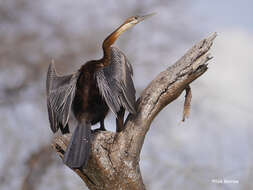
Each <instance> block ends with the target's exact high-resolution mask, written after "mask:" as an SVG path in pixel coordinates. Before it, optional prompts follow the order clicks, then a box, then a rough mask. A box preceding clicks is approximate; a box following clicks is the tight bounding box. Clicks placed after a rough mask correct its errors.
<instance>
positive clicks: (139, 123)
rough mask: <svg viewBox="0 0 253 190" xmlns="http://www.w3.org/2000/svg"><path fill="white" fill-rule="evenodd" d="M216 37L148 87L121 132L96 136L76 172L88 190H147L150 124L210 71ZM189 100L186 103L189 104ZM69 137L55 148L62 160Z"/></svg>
mask: <svg viewBox="0 0 253 190" xmlns="http://www.w3.org/2000/svg"><path fill="white" fill-rule="evenodd" d="M215 37H216V33H214V34H212V35H211V36H209V37H208V38H206V39H203V40H202V41H200V42H199V43H197V44H196V45H194V46H193V47H192V48H191V49H190V50H189V51H188V52H187V53H186V54H185V55H184V56H183V57H182V58H181V59H179V60H178V61H177V62H176V63H175V64H174V65H172V66H171V67H169V68H168V69H166V70H165V71H163V72H161V73H160V74H159V75H158V76H157V77H156V78H155V79H154V80H153V81H152V82H151V83H150V84H149V85H148V87H147V88H146V89H145V90H144V91H143V92H142V94H141V96H140V98H139V99H138V101H137V106H138V113H137V114H136V115H131V114H130V115H129V116H128V118H127V120H126V122H125V129H124V130H123V131H122V132H120V133H113V132H109V131H107V132H96V133H93V135H92V137H93V138H92V150H91V151H92V152H91V157H90V160H89V163H88V167H87V168H86V169H82V170H74V171H75V172H76V173H77V174H78V175H79V176H80V177H81V178H82V179H83V180H84V182H85V183H86V185H87V186H88V188H89V189H92V190H93V189H94V190H95V189H96V190H98V189H112V190H113V189H115V190H118V189H131V190H142V189H145V186H144V184H143V180H142V177H141V172H140V168H139V157H140V152H141V149H142V145H143V142H144V139H145V135H146V133H147V131H148V130H149V127H150V124H151V122H152V121H153V119H154V118H155V116H156V115H157V114H158V113H159V112H160V111H161V110H162V109H163V108H164V107H165V106H166V105H168V104H169V103H170V102H172V101H173V100H175V99H176V98H177V97H178V96H179V95H180V94H181V93H182V92H183V91H184V90H185V89H186V90H187V89H188V86H189V84H190V83H191V82H192V81H194V80H195V79H197V78H198V77H200V76H201V75H202V74H203V73H205V72H206V71H207V61H208V60H210V59H211V57H210V54H209V53H208V52H209V49H210V48H211V46H212V44H213V41H214V39H215ZM188 98H189V99H188V100H186V101H190V97H188ZM186 103H187V104H189V102H186ZM186 111H187V110H186ZM70 136H71V135H64V136H60V137H57V138H55V140H54V142H53V144H52V146H53V147H54V148H55V149H56V151H57V153H58V154H59V155H60V156H61V157H63V154H64V151H65V150H66V146H67V144H68V142H69V139H70Z"/></svg>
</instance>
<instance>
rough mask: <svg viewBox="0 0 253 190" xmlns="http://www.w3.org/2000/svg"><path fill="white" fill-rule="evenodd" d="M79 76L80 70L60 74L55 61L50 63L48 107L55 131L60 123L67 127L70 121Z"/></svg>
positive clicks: (47, 83)
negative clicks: (63, 74)
mask: <svg viewBox="0 0 253 190" xmlns="http://www.w3.org/2000/svg"><path fill="white" fill-rule="evenodd" d="M78 76H79V72H77V73H74V74H70V75H65V76H59V75H57V73H56V70H55V66H54V63H53V62H52V63H51V64H50V65H49V68H48V72H47V82H46V89H47V108H48V116H49V122H50V127H51V129H52V131H53V132H56V131H57V130H58V129H59V125H60V124H61V125H62V126H63V127H65V126H66V125H67V123H68V120H69V115H70V112H71V106H72V101H73V99H74V96H75V91H76V82H77V79H78Z"/></svg>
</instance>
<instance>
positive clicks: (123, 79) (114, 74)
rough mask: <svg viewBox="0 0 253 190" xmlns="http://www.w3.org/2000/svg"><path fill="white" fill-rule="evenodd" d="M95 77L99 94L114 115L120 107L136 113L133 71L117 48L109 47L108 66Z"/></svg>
mask: <svg viewBox="0 0 253 190" xmlns="http://www.w3.org/2000/svg"><path fill="white" fill-rule="evenodd" d="M95 76H96V79H97V84H98V88H99V91H100V93H101V94H102V96H103V97H104V99H105V101H106V103H107V104H108V106H109V108H110V109H111V111H112V112H113V113H114V114H115V115H117V112H118V111H119V110H120V108H121V107H124V108H125V109H126V110H127V111H129V112H130V113H136V108H135V88H134V83H133V80H132V76H133V69H132V66H131V64H130V62H129V61H128V59H127V58H126V56H125V55H124V54H123V53H122V52H121V51H120V50H119V49H118V48H116V47H111V61H110V64H109V65H108V66H107V67H104V68H102V69H100V70H98V71H97V72H96V74H95Z"/></svg>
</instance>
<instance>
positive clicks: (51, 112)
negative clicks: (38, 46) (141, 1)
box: [46, 13, 154, 168]
mask: <svg viewBox="0 0 253 190" xmlns="http://www.w3.org/2000/svg"><path fill="white" fill-rule="evenodd" d="M152 15H154V13H152V14H148V15H144V16H133V17H130V18H128V19H126V20H125V22H123V24H121V25H120V26H119V27H118V28H117V29H116V30H114V31H113V32H112V33H111V34H110V35H109V36H108V37H107V38H106V39H105V40H104V41H103V45H102V49H103V57H102V58H101V59H98V60H91V61H88V62H86V63H85V64H83V65H82V66H81V68H80V69H79V70H78V71H76V72H74V73H72V74H69V75H59V74H58V73H57V72H56V69H55V65H54V62H53V61H52V62H51V63H50V65H49V68H48V72H47V81H46V94H47V108H48V116H49V122H50V128H51V130H52V131H53V132H54V133H56V132H57V131H58V130H59V129H60V130H61V132H62V134H66V133H69V132H70V130H69V125H68V122H69V117H70V114H71V112H72V113H73V115H74V117H75V118H76V120H77V123H78V124H77V126H76V127H75V129H74V132H73V134H72V136H71V139H70V142H69V144H68V146H67V149H66V152H65V154H64V158H63V162H64V164H66V165H67V166H68V167H70V168H81V167H84V168H85V167H86V166H87V162H88V159H89V154H90V146H91V142H90V141H91V140H90V138H91V126H92V125H94V124H96V123H98V122H99V123H100V128H99V130H105V126H104V119H105V117H106V115H107V114H108V112H109V110H111V111H112V112H113V113H114V115H115V116H116V132H121V131H122V130H123V129H124V114H125V110H127V111H128V112H129V113H132V114H135V113H136V107H135V87H134V83H133V80H132V76H133V69H132V66H131V64H130V62H129V61H128V59H127V57H126V56H125V55H124V53H123V52H122V51H121V50H120V49H118V48H117V47H114V46H112V45H113V44H114V42H115V41H116V40H117V39H118V38H119V36H120V35H121V34H122V33H123V32H125V31H126V30H128V29H129V28H132V27H133V26H135V25H136V24H138V23H139V22H141V21H143V20H144V19H146V18H148V17H150V16H152Z"/></svg>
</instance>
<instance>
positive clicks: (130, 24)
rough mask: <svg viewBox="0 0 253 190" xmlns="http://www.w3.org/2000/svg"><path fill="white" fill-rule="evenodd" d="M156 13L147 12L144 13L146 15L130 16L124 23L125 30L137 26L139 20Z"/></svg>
mask: <svg viewBox="0 0 253 190" xmlns="http://www.w3.org/2000/svg"><path fill="white" fill-rule="evenodd" d="M153 15H155V13H151V14H147V15H144V16H132V17H129V18H128V19H126V21H125V22H124V23H123V25H122V26H123V28H124V29H125V30H127V29H129V28H131V27H133V26H135V25H136V24H138V23H139V22H141V21H143V20H145V19H147V18H149V17H151V16H153Z"/></svg>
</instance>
